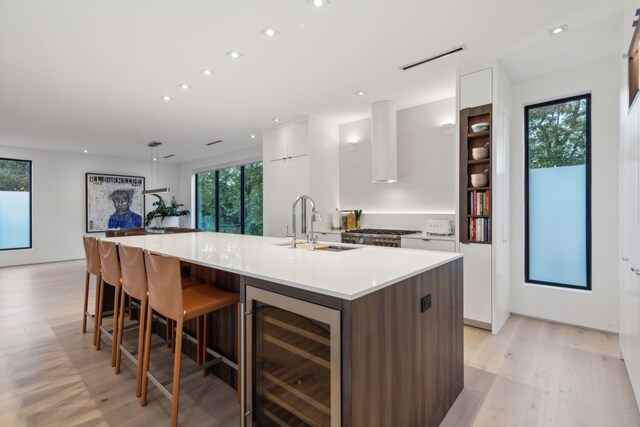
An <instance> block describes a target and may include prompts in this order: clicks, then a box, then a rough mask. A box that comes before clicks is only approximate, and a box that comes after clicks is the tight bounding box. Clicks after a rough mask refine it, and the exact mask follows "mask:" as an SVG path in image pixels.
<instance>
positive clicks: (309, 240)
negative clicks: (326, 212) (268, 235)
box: [287, 194, 322, 250]
mask: <svg viewBox="0 0 640 427" xmlns="http://www.w3.org/2000/svg"><path fill="white" fill-rule="evenodd" d="M307 201H308V202H309V204H310V205H311V221H310V226H311V227H310V228H311V232H310V233H309V234H307V236H306V238H307V240H306V241H307V243H308V244H309V250H315V244H314V241H313V223H314V222H315V221H316V220H322V219H321V217H320V213H319V212H317V211H316V204H315V202H314V201H313V199H312V198H311V197H309V196H307V195H306V194H303V195H301V196H299V197H298V198H296V200H294V201H293V205H292V206H291V227H292V228H293V230H292V232H291V235H290V236H287V237H291V247H292V248H295V247H296V237H297V230H296V207H297V206H298V203H300V202H302V203H301V204H302V208H303V209H304V208H305V207H306V206H305V205H306V203H305V202H307ZM305 217H306V215H305V213H303V215H302V218H303V220H304V219H305ZM304 228H305V229H306V221H305V227H304Z"/></svg>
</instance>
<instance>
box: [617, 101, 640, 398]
mask: <svg viewBox="0 0 640 427" xmlns="http://www.w3.org/2000/svg"><path fill="white" fill-rule="evenodd" d="M625 110H626V108H625V107H621V112H622V114H625ZM619 163H620V175H619V176H620V180H619V182H620V184H619V185H620V189H619V191H620V193H619V194H620V198H619V200H620V202H619V204H620V234H619V236H620V258H619V273H620V279H619V280H620V285H619V288H620V353H621V354H622V357H623V359H624V362H625V365H626V367H627V372H628V374H629V378H630V380H631V385H632V386H633V390H634V392H635V396H636V401H637V402H638V404H639V405H640V281H639V280H640V279H639V277H638V273H637V271H638V269H639V268H640V247H639V246H638V245H639V242H640V226H639V225H640V224H638V220H639V218H640V182H639V180H640V106H638V101H637V100H636V102H635V104H634V105H633V108H632V109H631V110H630V111H629V112H628V115H627V117H624V118H623V120H622V127H621V129H620V153H619Z"/></svg>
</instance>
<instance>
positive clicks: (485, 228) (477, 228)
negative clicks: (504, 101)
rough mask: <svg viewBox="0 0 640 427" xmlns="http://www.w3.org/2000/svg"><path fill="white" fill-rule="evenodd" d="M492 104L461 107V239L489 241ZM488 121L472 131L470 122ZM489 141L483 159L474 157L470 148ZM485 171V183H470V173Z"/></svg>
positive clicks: (490, 225) (470, 241)
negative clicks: (479, 184)
mask: <svg viewBox="0 0 640 427" xmlns="http://www.w3.org/2000/svg"><path fill="white" fill-rule="evenodd" d="M491 111H492V105H491V104H487V105H482V106H480V107H474V108H467V109H464V110H461V111H460V215H459V218H460V226H459V229H460V242H461V243H480V244H491V227H492V223H491V213H492V209H491V204H492V196H493V194H492V191H491V183H492V176H491V157H492V149H493V144H492V120H491ZM485 122H486V123H489V130H487V131H482V132H473V131H472V129H471V126H473V125H475V124H477V123H485ZM487 143H488V144H489V147H488V148H489V149H488V156H487V158H486V159H478V160H474V159H473V157H472V156H471V150H472V149H473V148H479V147H483V146H485V144H487ZM485 170H486V171H488V178H489V180H488V183H487V185H486V186H484V187H473V186H472V185H471V175H472V174H478V173H480V174H481V173H483V172H484V171H485Z"/></svg>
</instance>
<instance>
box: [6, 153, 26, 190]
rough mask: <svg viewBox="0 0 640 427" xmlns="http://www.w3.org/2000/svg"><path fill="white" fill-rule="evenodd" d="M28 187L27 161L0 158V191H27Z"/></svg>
mask: <svg viewBox="0 0 640 427" xmlns="http://www.w3.org/2000/svg"><path fill="white" fill-rule="evenodd" d="M30 188H31V171H30V163H29V162H26V161H24V160H4V159H0V191H29V190H30Z"/></svg>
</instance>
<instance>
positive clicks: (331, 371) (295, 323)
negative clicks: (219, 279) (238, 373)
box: [246, 286, 341, 427]
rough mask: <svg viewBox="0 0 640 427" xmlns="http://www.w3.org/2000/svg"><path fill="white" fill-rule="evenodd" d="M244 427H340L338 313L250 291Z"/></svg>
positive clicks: (265, 292) (259, 291)
mask: <svg viewBox="0 0 640 427" xmlns="http://www.w3.org/2000/svg"><path fill="white" fill-rule="evenodd" d="M247 307H249V308H250V312H249V313H250V314H249V318H248V319H247V321H246V328H247V366H246V369H247V376H246V378H247V380H246V381H247V383H246V386H247V399H248V403H247V416H248V418H247V422H248V425H252V426H260V427H272V426H273V427H276V426H278V427H279V426H313V427H325V426H326V427H332V426H339V425H340V423H341V411H340V312H339V311H337V310H333V309H330V308H326V307H322V306H319V305H316V304H312V303H308V302H305V301H300V300H297V299H294V298H289V297H285V296H282V295H279V294H275V293H272V292H268V291H264V290H262V289H257V288H253V287H250V286H248V287H247Z"/></svg>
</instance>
